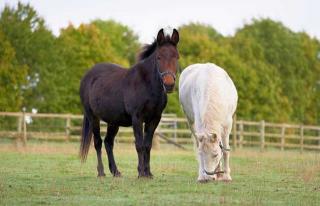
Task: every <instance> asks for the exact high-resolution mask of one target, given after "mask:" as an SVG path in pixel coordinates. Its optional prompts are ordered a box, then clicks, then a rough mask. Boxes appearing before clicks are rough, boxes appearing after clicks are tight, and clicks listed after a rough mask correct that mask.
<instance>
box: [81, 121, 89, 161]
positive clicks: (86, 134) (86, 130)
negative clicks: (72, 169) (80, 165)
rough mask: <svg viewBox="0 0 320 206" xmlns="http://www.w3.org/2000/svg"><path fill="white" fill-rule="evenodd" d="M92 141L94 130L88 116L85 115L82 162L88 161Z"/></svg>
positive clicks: (82, 134)
mask: <svg viewBox="0 0 320 206" xmlns="http://www.w3.org/2000/svg"><path fill="white" fill-rule="evenodd" d="M91 139H92V129H91V127H90V123H89V119H88V117H87V116H86V115H83V122H82V133H81V145H80V158H81V162H85V161H86V159H87V156H88V152H89V148H90V143H91Z"/></svg>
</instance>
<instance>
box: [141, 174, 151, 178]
mask: <svg viewBox="0 0 320 206" xmlns="http://www.w3.org/2000/svg"><path fill="white" fill-rule="evenodd" d="M138 178H145V179H153V175H152V174H139V175H138Z"/></svg>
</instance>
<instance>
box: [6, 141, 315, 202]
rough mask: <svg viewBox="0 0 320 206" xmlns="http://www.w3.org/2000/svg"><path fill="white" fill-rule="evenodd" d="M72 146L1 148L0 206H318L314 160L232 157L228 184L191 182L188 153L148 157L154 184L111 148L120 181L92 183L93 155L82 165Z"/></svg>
mask: <svg viewBox="0 0 320 206" xmlns="http://www.w3.org/2000/svg"><path fill="white" fill-rule="evenodd" d="M77 152H78V144H75V143H48V142H42V143H41V142H34V143H29V145H28V148H27V149H23V148H19V149H15V148H14V147H13V146H11V144H8V143H4V142H2V143H0V205H214V204H222V205H308V206H309V205H320V155H319V154H318V153H313V152H306V153H303V154H300V153H298V152H294V151H287V152H280V151H277V150H272V151H267V152H264V153H261V152H258V151H255V150H253V149H243V150H237V151H235V152H232V157H231V170H232V177H233V181H232V182H231V183H223V182H210V183H208V184H200V183H197V182H196V178H197V168H198V166H197V161H196V158H195V154H194V151H193V150H192V149H190V150H189V151H180V150H177V149H175V148H173V147H170V146H164V145H161V148H160V149H159V150H153V151H152V157H151V169H152V172H153V174H154V176H155V177H154V179H152V180H149V179H138V178H137V170H136V167H137V155H136V152H135V149H134V146H133V145H126V144H118V145H116V147H115V156H116V161H117V163H118V168H119V170H120V171H121V172H122V175H123V177H121V178H113V177H111V175H110V174H109V172H108V170H107V160H106V158H104V164H105V169H106V174H107V176H106V177H105V178H103V179H100V178H97V177H96V175H97V173H96V157H95V153H94V149H93V147H92V148H91V151H90V154H89V157H88V160H87V162H86V163H85V164H83V165H81V163H80V161H79V159H78V157H77Z"/></svg>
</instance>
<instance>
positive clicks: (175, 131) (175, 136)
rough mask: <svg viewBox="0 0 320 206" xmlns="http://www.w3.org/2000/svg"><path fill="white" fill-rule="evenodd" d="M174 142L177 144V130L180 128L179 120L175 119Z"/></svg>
mask: <svg viewBox="0 0 320 206" xmlns="http://www.w3.org/2000/svg"><path fill="white" fill-rule="evenodd" d="M173 127H174V142H175V143H177V128H178V125H177V118H176V117H175V118H174V125H173Z"/></svg>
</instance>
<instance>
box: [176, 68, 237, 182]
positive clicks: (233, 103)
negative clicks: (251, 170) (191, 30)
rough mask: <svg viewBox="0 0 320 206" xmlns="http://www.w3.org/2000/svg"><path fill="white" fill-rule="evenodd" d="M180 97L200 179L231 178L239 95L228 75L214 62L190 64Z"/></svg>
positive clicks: (181, 80) (185, 73) (182, 80)
mask: <svg viewBox="0 0 320 206" xmlns="http://www.w3.org/2000/svg"><path fill="white" fill-rule="evenodd" d="M179 99H180V102H181V104H182V108H183V110H184V113H185V115H186V117H187V119H188V123H189V126H190V129H191V132H192V134H193V136H194V137H195V140H196V145H197V152H198V162H199V176H198V181H200V182H205V181H208V180H224V181H231V180H232V179H231V176H230V167H229V150H230V146H229V135H230V132H231V128H232V116H233V114H234V112H235V110H236V107H237V101H238V94H237V90H236V87H235V86H234V84H233V82H232V80H231V79H230V77H229V75H228V74H227V73H226V72H225V71H224V70H223V69H222V68H220V67H219V66H217V65H215V64H212V63H206V64H193V65H190V66H188V67H187V68H186V69H184V70H183V72H182V73H181V76H180V82H179ZM222 156H223V159H224V171H223V174H221V173H222V171H220V170H221V158H222Z"/></svg>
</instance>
